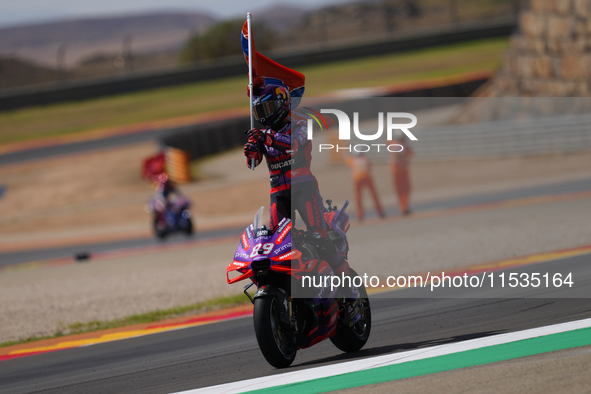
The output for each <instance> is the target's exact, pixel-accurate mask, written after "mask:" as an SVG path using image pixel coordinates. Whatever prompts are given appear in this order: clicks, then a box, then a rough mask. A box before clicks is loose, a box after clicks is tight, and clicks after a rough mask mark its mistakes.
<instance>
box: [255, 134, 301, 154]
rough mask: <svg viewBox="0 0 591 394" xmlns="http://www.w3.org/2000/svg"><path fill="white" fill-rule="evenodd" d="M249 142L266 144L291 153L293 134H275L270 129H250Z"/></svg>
mask: <svg viewBox="0 0 591 394" xmlns="http://www.w3.org/2000/svg"><path fill="white" fill-rule="evenodd" d="M248 142H250V143H251V144H257V146H259V145H258V144H264V145H266V146H270V147H272V148H274V149H277V150H278V151H281V152H287V153H291V152H290V151H291V136H290V135H286V134H281V133H277V134H273V133H271V131H270V130H259V129H252V130H249V131H248Z"/></svg>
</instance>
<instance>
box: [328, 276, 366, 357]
mask: <svg viewBox="0 0 591 394" xmlns="http://www.w3.org/2000/svg"><path fill="white" fill-rule="evenodd" d="M349 275H350V276H351V278H353V277H355V276H358V275H357V272H355V271H354V270H353V269H351V270H350V272H349ZM357 289H358V290H359V298H360V306H361V307H362V308H364V309H365V313H364V314H363V317H362V318H361V320H359V321H358V322H357V323H355V324H354V325H353V326H351V327H348V326H345V325H343V324H342V323H341V319H339V322H338V323H337V329H336V332H335V335H333V336H332V337H330V341H331V342H332V343H333V345H335V346H336V347H337V348H338V349H339V350H342V351H343V352H356V351H358V350H360V349H361V348H362V347H363V346H365V343H366V342H367V340H368V339H369V334H370V332H371V308H370V305H369V298H368V297H367V291H366V290H365V286H364V285H363V284H361V286H360V287H358V288H357Z"/></svg>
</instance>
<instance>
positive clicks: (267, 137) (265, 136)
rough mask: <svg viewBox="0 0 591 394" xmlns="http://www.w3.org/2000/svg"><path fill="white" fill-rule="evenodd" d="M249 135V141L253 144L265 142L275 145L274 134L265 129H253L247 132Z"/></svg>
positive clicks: (268, 144)
mask: <svg viewBox="0 0 591 394" xmlns="http://www.w3.org/2000/svg"><path fill="white" fill-rule="evenodd" d="M247 135H248V142H250V143H251V144H258V143H263V144H265V145H267V146H272V145H273V140H274V138H273V135H272V134H271V133H269V132H266V131H265V130H261V129H251V130H248V132H247Z"/></svg>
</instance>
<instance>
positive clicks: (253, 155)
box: [244, 142, 263, 169]
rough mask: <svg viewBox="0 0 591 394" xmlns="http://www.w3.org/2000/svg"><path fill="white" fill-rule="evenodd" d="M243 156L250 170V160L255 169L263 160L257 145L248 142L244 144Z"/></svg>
mask: <svg viewBox="0 0 591 394" xmlns="http://www.w3.org/2000/svg"><path fill="white" fill-rule="evenodd" d="M244 156H246V166H247V167H248V168H250V169H252V167H251V161H252V159H254V166H255V167H256V166H258V165H259V164H261V160H262V158H263V155H262V154H261V151H260V149H259V148H258V147H257V145H256V144H253V143H250V142H247V143H246V144H244Z"/></svg>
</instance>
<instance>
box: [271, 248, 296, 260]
mask: <svg viewBox="0 0 591 394" xmlns="http://www.w3.org/2000/svg"><path fill="white" fill-rule="evenodd" d="M295 253H296V251H295V250H292V251H291V252H288V253H285V254H284V255H282V256H279V257H275V258H273V260H275V261H285V260H291V257H292V256H293V255H294V254H295Z"/></svg>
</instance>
